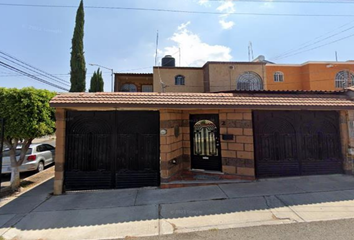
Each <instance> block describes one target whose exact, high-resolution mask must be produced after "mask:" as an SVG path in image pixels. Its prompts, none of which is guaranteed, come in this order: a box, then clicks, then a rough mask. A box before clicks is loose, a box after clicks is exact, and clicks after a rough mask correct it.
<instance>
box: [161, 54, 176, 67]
mask: <svg viewBox="0 0 354 240" xmlns="http://www.w3.org/2000/svg"><path fill="white" fill-rule="evenodd" d="M175 66H176V64H175V59H174V58H173V57H172V56H171V55H166V56H165V57H163V58H162V67H175Z"/></svg>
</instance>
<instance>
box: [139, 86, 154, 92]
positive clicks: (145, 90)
mask: <svg viewBox="0 0 354 240" xmlns="http://www.w3.org/2000/svg"><path fill="white" fill-rule="evenodd" d="M141 91H142V92H152V85H142V86H141Z"/></svg>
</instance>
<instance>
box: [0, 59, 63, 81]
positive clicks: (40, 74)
mask: <svg viewBox="0 0 354 240" xmlns="http://www.w3.org/2000/svg"><path fill="white" fill-rule="evenodd" d="M0 57H1V58H3V59H5V60H7V61H9V62H11V63H14V64H16V65H18V66H20V67H22V68H25V69H27V70H29V71H32V72H35V73H37V74H38V76H42V77H46V78H47V76H46V75H44V74H42V73H40V72H37V71H34V70H33V69H31V68H29V67H26V66H23V65H21V64H19V63H17V62H15V61H12V60H11V59H9V58H6V57H3V56H0ZM32 76H35V75H33V74H32ZM49 79H51V80H53V81H56V82H57V83H60V84H64V85H66V86H70V85H69V84H68V83H66V82H64V81H58V80H56V79H55V78H50V77H49Z"/></svg>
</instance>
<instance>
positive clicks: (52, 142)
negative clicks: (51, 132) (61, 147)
mask: <svg viewBox="0 0 354 240" xmlns="http://www.w3.org/2000/svg"><path fill="white" fill-rule="evenodd" d="M41 143H48V144H50V145H52V146H54V147H55V139H52V140H48V141H43V142H41ZM50 166H52V165H49V166H48V167H50ZM34 174H37V172H23V173H20V178H21V179H24V178H27V177H29V176H32V175H34ZM10 178H11V174H2V177H1V188H3V187H7V186H10Z"/></svg>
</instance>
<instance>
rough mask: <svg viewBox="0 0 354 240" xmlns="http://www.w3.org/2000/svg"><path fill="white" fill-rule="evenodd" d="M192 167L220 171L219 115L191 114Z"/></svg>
mask: <svg viewBox="0 0 354 240" xmlns="http://www.w3.org/2000/svg"><path fill="white" fill-rule="evenodd" d="M190 134H191V138H190V139H191V156H192V169H202V170H209V171H221V151H220V141H219V136H220V134H219V115H217V114H208V115H191V116H190Z"/></svg>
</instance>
